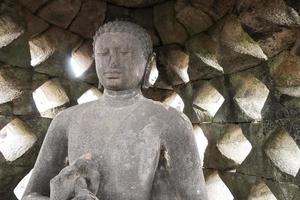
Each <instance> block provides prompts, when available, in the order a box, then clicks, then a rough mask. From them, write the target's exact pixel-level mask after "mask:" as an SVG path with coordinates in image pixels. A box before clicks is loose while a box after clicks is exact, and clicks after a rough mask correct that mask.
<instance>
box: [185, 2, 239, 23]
mask: <svg viewBox="0 0 300 200" xmlns="http://www.w3.org/2000/svg"><path fill="white" fill-rule="evenodd" d="M190 2H191V4H192V5H193V6H194V7H196V8H199V9H201V10H202V11H204V12H205V13H207V14H208V15H209V16H211V17H212V18H213V19H214V20H215V21H217V20H218V19H220V18H221V17H223V16H224V15H226V14H227V13H228V12H230V11H231V10H232V9H233V7H234V4H235V1H234V0H190Z"/></svg>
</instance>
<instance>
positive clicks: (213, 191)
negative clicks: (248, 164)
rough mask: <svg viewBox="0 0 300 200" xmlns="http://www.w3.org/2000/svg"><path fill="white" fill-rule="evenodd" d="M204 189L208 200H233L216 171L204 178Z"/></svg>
mask: <svg viewBox="0 0 300 200" xmlns="http://www.w3.org/2000/svg"><path fill="white" fill-rule="evenodd" d="M206 189H207V194H208V198H209V200H233V196H232V194H231V192H230V190H229V189H228V188H227V186H226V185H225V183H224V182H223V181H222V179H221V178H220V176H219V174H218V172H217V171H214V172H213V173H211V174H210V175H208V176H207V178H206Z"/></svg>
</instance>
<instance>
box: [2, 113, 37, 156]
mask: <svg viewBox="0 0 300 200" xmlns="http://www.w3.org/2000/svg"><path fill="white" fill-rule="evenodd" d="M36 139H37V138H36V136H35V135H34V133H33V132H32V130H31V129H30V128H29V127H28V125H27V124H25V123H24V122H23V121H22V120H20V119H18V118H15V119H14V120H13V121H11V122H10V123H9V124H7V125H6V126H5V127H3V128H2V129H1V131H0V151H1V153H2V154H3V156H4V157H5V159H6V160H7V161H14V160H16V159H17V158H19V157H20V156H22V155H23V154H24V153H25V152H26V151H27V150H28V149H29V148H30V147H32V145H33V144H34V143H35V141H36Z"/></svg>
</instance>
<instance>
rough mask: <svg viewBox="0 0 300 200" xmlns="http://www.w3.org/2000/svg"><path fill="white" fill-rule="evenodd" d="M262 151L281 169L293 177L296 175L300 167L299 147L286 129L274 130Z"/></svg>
mask: <svg viewBox="0 0 300 200" xmlns="http://www.w3.org/2000/svg"><path fill="white" fill-rule="evenodd" d="M264 151H265V152H266V154H267V156H268V157H269V158H270V159H271V160H272V161H273V162H274V164H275V165H276V166H277V167H278V168H279V169H280V170H281V171H283V172H284V173H287V174H290V175H292V176H294V177H295V176H296V175H297V173H298V171H299V169H300V149H299V147H298V146H297V144H296V143H295V141H294V140H293V138H292V137H291V136H290V135H289V133H287V132H286V130H284V129H277V130H275V132H274V133H273V134H272V136H271V138H269V140H268V141H267V144H266V146H265V148H264Z"/></svg>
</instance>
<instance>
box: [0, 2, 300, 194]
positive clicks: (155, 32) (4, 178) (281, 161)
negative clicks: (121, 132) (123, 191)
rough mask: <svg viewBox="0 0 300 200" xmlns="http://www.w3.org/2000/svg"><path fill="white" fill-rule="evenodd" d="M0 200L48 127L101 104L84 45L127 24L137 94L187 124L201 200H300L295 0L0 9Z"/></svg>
mask: <svg viewBox="0 0 300 200" xmlns="http://www.w3.org/2000/svg"><path fill="white" fill-rule="evenodd" d="M0 9H1V10H0V152H1V154H0V199H1V200H6V199H15V197H14V195H13V189H14V188H15V186H16V185H17V184H18V182H19V181H20V180H21V179H22V178H23V177H24V176H25V175H26V174H27V173H28V172H29V171H30V169H32V167H33V164H34V162H35V159H36V157H37V154H38V150H39V148H40V145H41V144H42V141H43V138H44V136H45V133H46V131H47V128H48V126H49V124H50V122H51V119H52V118H53V117H54V116H55V115H56V114H57V113H58V112H60V111H61V110H63V109H65V108H66V107H69V106H72V105H76V104H77V103H82V102H86V101H90V100H94V99H97V98H98V97H99V96H101V94H102V93H101V86H100V90H99V89H97V88H98V81H97V77H96V75H95V66H94V60H93V56H92V36H93V34H94V32H95V31H96V29H97V27H99V26H100V25H101V24H103V23H104V22H106V21H111V20H114V19H127V20H130V21H133V22H136V23H138V24H140V25H141V26H143V27H144V28H145V29H146V30H147V31H148V32H149V34H150V35H151V37H152V40H153V43H154V47H155V51H156V53H157V68H158V71H159V76H158V79H157V81H156V83H155V85H154V86H153V87H152V88H150V89H148V90H145V91H143V92H144V94H145V95H146V96H147V97H149V98H152V99H155V100H158V101H162V102H165V103H167V104H169V105H171V106H174V107H175V108H177V109H178V110H179V111H183V112H184V113H186V115H187V116H188V117H189V118H190V120H191V121H192V123H193V124H194V134H195V137H196V140H197V143H198V147H199V153H200V156H201V159H202V160H203V165H204V172H205V178H206V183H207V189H208V193H209V197H210V200H232V199H235V200H247V199H248V200H275V199H278V200H299V199H300V189H299V188H300V172H299V168H300V149H299V147H300V118H299V114H300V57H299V56H300V32H299V26H300V17H299V12H300V4H299V2H298V1H297V0H286V1H284V0H177V1H164V0H144V1H142V0H132V1H125V0H106V1H101V0H19V1H18V2H17V1H11V0H2V1H1V4H0Z"/></svg>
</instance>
